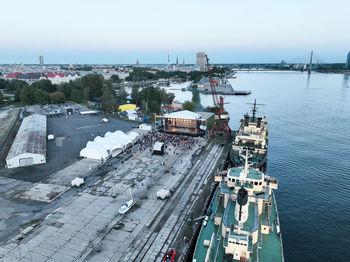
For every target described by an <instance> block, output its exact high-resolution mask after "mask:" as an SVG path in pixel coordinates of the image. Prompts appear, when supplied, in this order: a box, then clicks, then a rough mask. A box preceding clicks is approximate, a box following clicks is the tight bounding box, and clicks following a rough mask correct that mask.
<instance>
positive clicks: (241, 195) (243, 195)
mask: <svg viewBox="0 0 350 262" xmlns="http://www.w3.org/2000/svg"><path fill="white" fill-rule="evenodd" d="M247 202H248V191H247V190H246V189H245V188H244V187H241V188H240V189H239V190H238V194H237V203H238V204H239V205H241V206H244V205H246V204H247Z"/></svg>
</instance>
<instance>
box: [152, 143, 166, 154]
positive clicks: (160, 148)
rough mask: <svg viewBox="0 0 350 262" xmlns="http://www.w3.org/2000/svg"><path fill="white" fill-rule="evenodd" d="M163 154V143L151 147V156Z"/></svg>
mask: <svg viewBox="0 0 350 262" xmlns="http://www.w3.org/2000/svg"><path fill="white" fill-rule="evenodd" d="M163 154H164V143H162V142H155V143H154V145H153V155H163Z"/></svg>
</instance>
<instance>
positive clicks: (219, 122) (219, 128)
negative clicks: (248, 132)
mask: <svg viewBox="0 0 350 262" xmlns="http://www.w3.org/2000/svg"><path fill="white" fill-rule="evenodd" d="M205 59H206V61H207V68H208V76H209V82H210V88H211V94H212V97H213V104H214V107H215V109H216V115H215V122H214V125H213V127H212V128H211V129H210V132H209V138H212V137H213V135H214V132H215V131H216V132H217V133H218V134H220V135H221V134H223V133H225V132H226V133H227V136H228V139H229V138H230V137H231V128H230V127H229V126H228V121H229V120H230V117H229V115H228V113H227V111H226V110H225V109H224V98H223V97H222V96H220V98H218V95H217V92H216V88H215V84H214V80H213V77H212V69H211V67H210V66H209V58H208V56H207V55H205Z"/></svg>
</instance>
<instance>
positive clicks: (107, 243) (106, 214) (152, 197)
mask: <svg viewBox="0 0 350 262" xmlns="http://www.w3.org/2000/svg"><path fill="white" fill-rule="evenodd" d="M200 141H201V142H200V143H201V144H200V145H199V146H196V147H193V148H191V149H188V148H182V149H181V150H178V149H177V152H179V154H174V153H173V152H174V150H173V148H172V147H169V148H168V149H167V153H168V154H166V155H165V156H151V155H150V151H149V148H147V149H146V150H144V151H137V147H136V148H135V149H136V151H134V152H137V154H135V155H134V156H133V157H131V158H130V159H128V160H125V161H124V163H123V164H119V165H118V167H117V169H115V167H114V166H113V165H112V167H111V171H110V172H109V173H108V174H107V175H106V176H104V177H101V179H99V180H98V181H97V182H96V183H94V184H92V185H90V186H89V187H86V188H85V189H84V190H83V191H81V192H80V194H79V195H78V196H76V197H74V198H73V199H71V200H69V201H66V202H65V203H63V204H62V205H60V206H59V207H58V208H56V209H55V210H54V211H53V212H52V213H51V214H49V215H48V216H47V217H46V218H45V219H44V220H43V221H42V222H41V221H40V222H39V223H36V224H33V225H27V226H26V227H25V228H23V230H22V232H20V233H19V234H18V235H17V236H16V237H14V238H12V239H11V240H9V241H7V242H5V243H3V245H1V246H0V261H156V260H160V259H161V257H162V256H163V255H164V253H165V252H166V250H167V248H168V247H169V246H170V245H171V244H172V241H173V240H174V239H175V238H176V235H177V233H178V232H179V230H180V228H181V226H182V225H183V223H185V221H186V216H187V215H188V214H189V212H190V209H191V207H192V204H191V203H194V200H195V199H196V198H197V197H198V195H199V194H200V192H201V187H202V186H203V185H204V184H206V183H207V181H208V176H209V175H210V174H211V173H212V172H213V168H214V167H215V164H216V161H217V159H218V156H220V154H221V152H222V148H220V147H219V146H217V145H212V144H210V145H209V146H208V147H207V148H206V149H204V152H203V153H202V154H201V155H200V156H199V157H198V159H197V160H196V161H195V162H194V163H192V162H191V161H190V160H191V156H192V154H193V152H195V150H196V149H197V147H200V146H201V145H203V143H206V142H207V141H205V140H200ZM162 163H165V164H164V165H163V164H162ZM129 187H131V188H132V189H131V190H132V193H133V196H134V199H135V201H136V203H135V205H134V206H133V208H132V209H131V210H130V211H129V212H128V213H127V214H125V215H123V216H122V215H120V214H119V213H118V209H119V207H120V206H121V205H122V204H123V203H124V202H125V201H126V200H128V199H129V198H130V196H129V193H128V188H129ZM164 187H168V188H173V189H174V191H173V195H172V196H171V197H170V198H169V199H168V200H159V199H157V198H156V192H157V191H158V190H159V189H161V188H164ZM5 211H6V210H5Z"/></svg>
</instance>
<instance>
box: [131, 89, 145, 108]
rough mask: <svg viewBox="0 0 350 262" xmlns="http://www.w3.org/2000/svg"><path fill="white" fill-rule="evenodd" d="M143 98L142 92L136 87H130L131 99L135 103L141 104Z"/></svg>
mask: <svg viewBox="0 0 350 262" xmlns="http://www.w3.org/2000/svg"><path fill="white" fill-rule="evenodd" d="M143 99H144V96H143V92H142V91H139V88H138V87H136V86H133V87H132V89H131V100H132V101H133V102H134V103H136V104H141V103H142V100H143Z"/></svg>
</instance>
